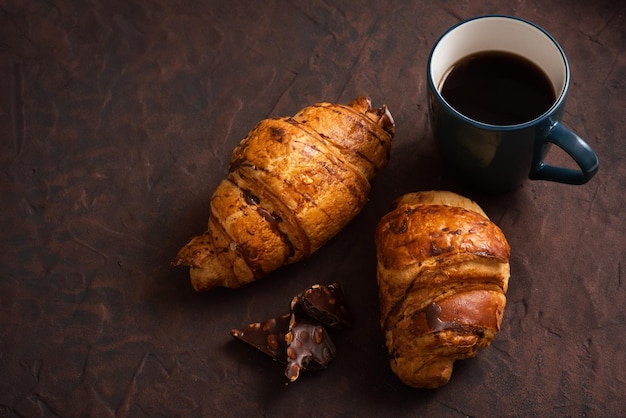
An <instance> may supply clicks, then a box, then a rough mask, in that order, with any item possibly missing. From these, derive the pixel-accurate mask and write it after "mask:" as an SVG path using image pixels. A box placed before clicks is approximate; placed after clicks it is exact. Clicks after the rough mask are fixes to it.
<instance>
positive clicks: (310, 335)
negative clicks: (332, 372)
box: [285, 304, 336, 382]
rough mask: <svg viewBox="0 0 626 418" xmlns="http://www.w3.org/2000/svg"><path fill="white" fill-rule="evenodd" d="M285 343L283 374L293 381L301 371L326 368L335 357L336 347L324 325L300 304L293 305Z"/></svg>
mask: <svg viewBox="0 0 626 418" xmlns="http://www.w3.org/2000/svg"><path fill="white" fill-rule="evenodd" d="M285 341H286V343H287V367H286V369H285V376H287V378H288V379H289V381H290V382H294V381H295V380H296V379H298V377H299V376H300V372H301V371H306V370H319V369H323V368H326V367H327V366H328V364H329V363H330V362H331V361H332V360H333V359H334V358H335V354H336V349H335V345H334V344H333V342H332V340H331V339H330V336H329V335H328V333H327V332H326V330H325V329H324V327H323V326H322V325H321V324H319V323H317V321H315V320H312V318H311V317H309V316H308V315H306V313H305V312H304V311H303V310H302V307H301V306H300V305H297V304H296V305H294V307H293V313H292V314H291V320H290V322H289V332H288V333H287V335H286V336H285Z"/></svg>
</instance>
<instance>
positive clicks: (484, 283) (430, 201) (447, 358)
mask: <svg viewBox="0 0 626 418" xmlns="http://www.w3.org/2000/svg"><path fill="white" fill-rule="evenodd" d="M375 242H376V254H377V278H378V286H379V299H380V324H381V328H382V331H383V333H384V335H385V341H386V345H387V349H388V353H389V362H390V366H391V369H392V371H393V372H394V373H395V374H396V375H397V376H398V377H399V378H400V380H402V381H403V382H404V383H405V384H407V385H409V386H413V387H417V388H437V387H440V386H442V385H444V384H446V383H447V382H448V381H449V379H450V377H451V374H452V367H453V363H454V361H455V360H461V359H466V358H470V357H474V356H475V355H476V354H477V351H478V349H479V348H482V347H487V346H489V345H490V344H491V341H492V340H493V338H494V336H495V334H496V333H497V332H499V331H500V324H501V321H502V315H503V313H504V308H505V305H506V298H505V295H506V291H507V288H508V281H509V276H510V266H509V257H510V247H509V244H508V243H507V241H506V238H505V237H504V234H503V233H502V231H501V230H500V228H498V226H496V225H495V224H494V223H493V222H491V221H490V220H489V218H488V217H487V215H486V214H485V213H484V212H483V210H482V209H481V208H480V206H478V205H477V204H476V203H475V202H473V201H471V200H470V199H467V198H465V197H463V196H459V195H457V194H455V193H452V192H445V191H428V192H417V193H409V194H407V195H404V196H402V197H401V198H399V199H398V200H397V201H396V202H395V203H394V205H393V208H392V210H391V211H390V212H389V213H387V214H386V215H385V216H384V217H383V218H382V219H381V220H380V222H379V223H378V225H377V227H376V234H375Z"/></svg>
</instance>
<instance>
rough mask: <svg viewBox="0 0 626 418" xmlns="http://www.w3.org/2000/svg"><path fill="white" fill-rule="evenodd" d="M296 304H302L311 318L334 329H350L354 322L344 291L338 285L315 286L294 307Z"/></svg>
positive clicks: (300, 296)
mask: <svg viewBox="0 0 626 418" xmlns="http://www.w3.org/2000/svg"><path fill="white" fill-rule="evenodd" d="M294 303H299V304H301V305H302V307H303V308H304V310H305V312H306V313H307V314H308V315H309V316H311V317H312V318H314V319H316V320H317V321H319V322H321V323H322V324H324V325H327V326H329V327H331V328H333V329H344V328H348V327H349V326H350V324H351V322H352V320H351V318H350V314H349V313H348V308H347V307H346V301H345V297H344V295H343V290H342V289H341V286H340V285H339V284H337V283H332V284H330V285H328V286H323V285H318V284H316V285H313V286H311V287H310V288H308V289H307V290H305V291H304V292H303V293H302V294H301V295H299V296H298V297H297V300H296V301H295V302H292V305H293V304H294ZM292 309H293V307H292Z"/></svg>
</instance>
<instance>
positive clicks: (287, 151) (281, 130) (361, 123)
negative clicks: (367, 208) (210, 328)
mask: <svg viewBox="0 0 626 418" xmlns="http://www.w3.org/2000/svg"><path fill="white" fill-rule="evenodd" d="M394 129H395V126H394V121H393V118H392V116H391V114H390V112H389V110H388V109H387V107H386V106H384V105H383V106H382V107H381V108H379V109H373V108H372V105H371V102H370V100H369V99H368V98H366V97H359V98H357V99H355V100H354V101H352V103H350V105H348V106H345V105H340V104H331V103H318V104H315V105H312V106H309V107H306V108H304V109H302V110H300V111H299V112H298V113H297V114H296V115H295V116H293V117H281V118H273V119H265V120H263V121H261V122H260V123H259V124H258V125H257V126H256V127H255V128H253V129H252V130H251V131H250V133H249V134H248V136H247V137H246V138H244V139H243V140H242V141H241V143H240V144H239V145H238V146H237V147H236V148H235V150H234V151H233V155H232V157H231V160H230V168H229V173H228V176H227V178H226V179H224V180H223V181H222V182H221V183H220V184H219V185H218V187H217V189H216V190H215V192H214V194H213V196H212V198H211V203H210V214H209V222H208V230H207V231H206V232H205V233H204V234H202V235H200V236H197V237H194V238H192V239H191V241H190V242H189V243H188V244H187V245H186V246H184V247H183V248H182V249H181V250H180V251H179V252H178V255H177V257H176V258H175V260H174V262H173V264H174V265H187V266H190V276H191V282H192V285H193V287H194V288H195V289H196V290H198V291H203V290H209V289H212V288H214V287H218V286H224V287H230V288H235V287H239V286H241V285H243V284H246V283H250V282H252V281H255V280H257V279H259V278H261V277H263V276H264V275H266V274H267V273H269V272H271V271H273V270H276V269H277V268H278V267H281V266H283V265H286V264H290V263H293V262H296V261H299V260H302V259H303V258H305V257H307V256H308V255H310V254H311V253H313V252H314V251H316V250H318V249H319V248H320V247H321V246H322V245H323V244H325V243H326V242H327V241H328V240H329V239H330V238H332V237H333V236H334V235H335V234H337V233H338V232H339V231H340V230H341V229H342V228H343V227H344V226H346V224H347V223H348V222H349V221H350V220H352V218H354V217H355V216H356V215H357V214H358V213H359V212H360V210H361V209H362V208H363V206H364V205H365V203H366V201H367V197H368V194H369V191H370V183H369V181H370V180H371V179H372V178H373V177H374V175H375V174H376V173H377V172H378V171H379V170H381V169H382V168H383V167H385V166H386V164H387V162H388V161H389V154H390V150H391V140H392V138H393V135H394Z"/></svg>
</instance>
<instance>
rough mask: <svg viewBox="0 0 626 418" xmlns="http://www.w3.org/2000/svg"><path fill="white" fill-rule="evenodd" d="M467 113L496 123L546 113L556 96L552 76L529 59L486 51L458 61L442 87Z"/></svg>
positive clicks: (520, 120) (455, 105)
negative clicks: (550, 77) (551, 80)
mask: <svg viewBox="0 0 626 418" xmlns="http://www.w3.org/2000/svg"><path fill="white" fill-rule="evenodd" d="M441 95H442V96H443V98H444V99H445V100H446V101H447V102H448V104H450V105H451V106H452V107H453V108H455V109H456V110H457V111H459V112H460V113H462V114H463V115H465V116H467V117H469V118H471V119H474V120H477V121H479V122H483V123H489V124H492V125H516V124H519V123H524V122H528V121H530V120H533V119H535V118H536V117H538V116H540V115H542V114H543V113H544V112H545V111H546V110H548V109H549V108H550V106H552V104H553V103H554V101H555V100H556V97H555V95H554V89H553V87H552V83H551V82H550V79H549V78H548V76H547V75H546V74H545V73H544V72H543V70H542V69H541V68H539V67H538V66H537V65H536V64H534V63H533V62H531V61H529V60H528V59H526V58H524V57H521V56H519V55H515V54H512V53H508V52H500V51H484V52H479V53H476V54H472V55H469V56H467V57H465V58H463V59H461V60H460V61H459V62H457V63H456V64H454V66H453V67H452V70H451V71H450V73H449V74H448V77H447V78H446V79H445V81H444V83H443V87H442V89H441Z"/></svg>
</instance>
